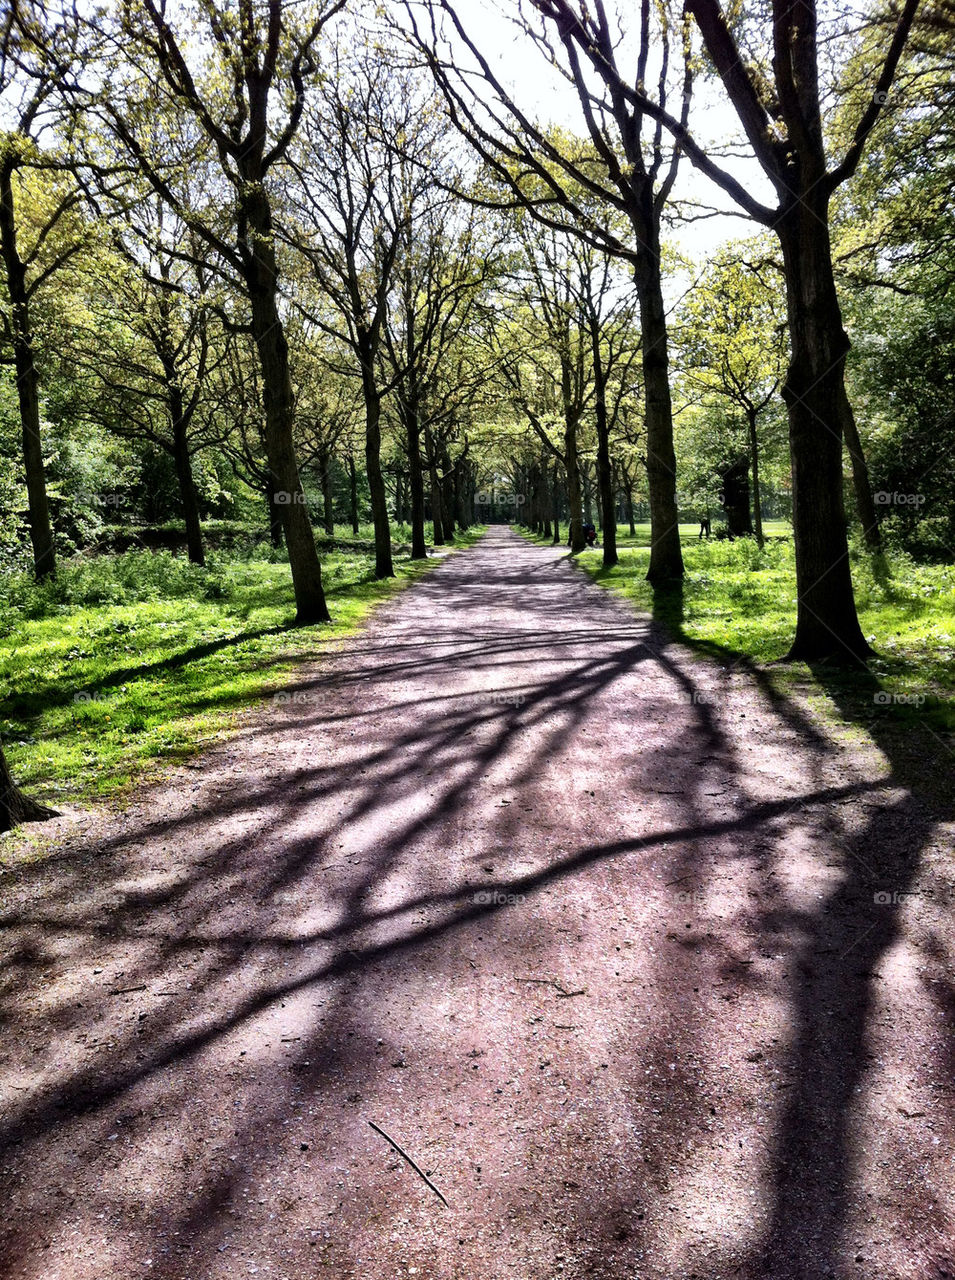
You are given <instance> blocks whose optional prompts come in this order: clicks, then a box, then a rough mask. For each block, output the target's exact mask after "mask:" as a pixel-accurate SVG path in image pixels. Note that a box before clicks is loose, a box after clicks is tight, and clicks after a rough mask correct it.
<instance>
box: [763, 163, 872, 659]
mask: <svg viewBox="0 0 955 1280" xmlns="http://www.w3.org/2000/svg"><path fill="white" fill-rule="evenodd" d="M826 204H827V202H826V199H825V196H824V194H820V189H819V188H818V187H817V189H816V191H810V193H809V194H808V195H806V196H805V198H804V199H801V200H798V199H797V200H794V201H793V203H792V205H791V206H790V208H789V209H788V210H787V212H786V213H785V215H784V216H783V218H782V219H781V220H780V222H779V223H778V224H777V227H776V230H777V234H778V235H779V238H780V242H781V244H782V250H783V261H784V265H785V269H786V292H787V299H786V301H787V311H788V319H789V332H790V337H791V342H792V357H791V362H790V365H789V370H788V372H787V376H786V382H785V385H784V387H783V398H784V400H785V401H786V406H787V409H788V413H789V447H790V455H791V459H792V478H793V536H794V541H795V548H796V594H797V611H796V635H795V638H794V640H793V643H792V648H791V649H790V651H789V655H788V656H789V658H790V659H792V660H796V659H801V660H804V661H806V662H818V661H826V660H829V661H836V662H841V663H846V662H852V661H859V660H863V659H865V658H867V657H869V656H870V655H871V653H872V650H871V649H870V648H869V645H868V644H867V642H866V639H865V637H864V636H863V634H862V628H861V627H860V626H859V619H858V615H857V614H856V607H855V598H854V596H853V591H852V575H851V572H850V567H849V545H848V538H847V534H846V519H845V509H844V506H843V494H842V422H843V418H844V412H840V406H841V405H842V402H843V397H844V396H845V386H844V377H845V358H846V352H847V350H848V347H849V340H848V338H847V336H846V333H845V330H844V329H843V325H842V315H841V312H840V310H839V300H838V298H837V296H836V287H835V281H834V279H833V272H832V251H831V246H830V243H829V232H828V209H827V207H826Z"/></svg>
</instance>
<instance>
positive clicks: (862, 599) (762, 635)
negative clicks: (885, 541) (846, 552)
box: [576, 522, 955, 773]
mask: <svg viewBox="0 0 955 1280" xmlns="http://www.w3.org/2000/svg"><path fill="white" fill-rule="evenodd" d="M680 532H681V535H682V541H683V555H684V562H685V565H686V578H685V581H684V584H683V590H682V592H679V591H678V592H656V593H655V592H654V591H653V589H652V588H651V586H650V584H649V583H648V582H646V581H645V574H646V571H647V564H648V561H649V554H650V553H649V534H650V530H649V525H643V526H638V527H637V533H636V536H635V537H631V536H630V535H629V534H628V532H627V530H626V527H625V526H622V527H621V528H620V530H619V532H618V539H619V550H620V561H619V563H618V564H617V565H615V566H614V568H612V569H609V570H605V569H603V568H602V567H601V552H600V549H599V548H597V549H595V550H589V551H585V552H582V553H581V554H580V555H578V556H577V557H576V562H577V564H578V565H579V566H580V567H581V568H582V569H584V570H585V571H586V572H587V573H589V574H590V575H591V577H592V578H593V579H594V580H595V581H596V582H598V583H600V584H601V585H602V586H605V587H607V588H609V589H610V590H612V591H615V592H617V593H618V594H620V595H622V596H625V597H626V598H627V599H628V600H631V601H632V602H633V603H634V604H635V605H637V607H638V608H640V609H642V610H644V611H645V612H647V613H651V614H653V615H654V616H655V617H656V618H657V620H658V621H660V622H661V623H663V624H664V625H665V626H666V627H667V628H668V629H669V630H670V631H671V632H672V633H673V634H674V635H675V636H677V637H678V638H679V639H681V640H683V641H684V642H685V643H687V644H689V645H690V646H692V647H694V648H696V649H698V650H699V651H701V652H705V653H707V654H709V655H710V656H712V657H715V658H717V659H719V660H720V661H725V660H726V659H730V660H734V659H737V658H740V657H745V658H747V659H751V660H752V661H754V662H756V663H767V662H770V661H772V660H773V659H778V658H780V657H781V656H782V655H783V654H784V653H785V652H786V650H787V648H788V647H789V643H790V641H791V640H792V636H793V632H794V630H795V625H796V575H795V565H794V561H793V546H792V541H791V539H790V538H788V537H786V536H785V535H786V532H787V531H786V527H785V526H784V525H783V524H782V523H776V522H772V523H771V524H770V525H769V526H768V528H767V533H768V535H769V536H768V539H767V542H766V545H765V547H764V548H763V549H762V550H760V549H759V547H757V545H756V543H755V541H754V540H753V539H751V538H743V539H738V540H737V541H735V542H728V541H726V542H717V541H715V540H712V539H711V540H710V541H705V540H704V541H702V542H701V541H700V540H699V538H698V536H697V534H698V526H696V525H692V526H691V525H681V529H680ZM852 570H853V581H854V583H855V590H856V601H857V605H858V608H859V615H860V619H861V622H862V627H863V630H864V631H865V634H866V636H867V637H868V639H869V642H870V644H871V645H872V646H873V648H874V649H875V650H876V653H877V657H876V658H875V659H873V660H872V662H871V663H870V664H869V671H868V672H861V671H860V672H857V673H852V672H848V673H845V672H836V673H833V672H828V671H822V670H820V669H818V668H815V669H814V670H813V671H811V672H810V671H809V669H808V668H807V667H806V666H804V665H803V664H793V665H792V666H782V667H778V666H774V667H771V668H768V669H767V671H766V673H765V674H766V676H767V678H770V679H771V680H772V681H773V683H774V685H775V686H776V687H777V688H778V689H779V690H780V691H781V692H782V691H787V692H790V691H792V690H793V689H794V688H795V687H797V686H798V687H800V689H801V690H802V691H803V692H806V691H808V692H810V693H815V694H818V695H819V696H820V699H821V700H822V701H825V702H826V703H827V704H828V705H830V706H831V707H835V706H836V705H838V707H839V714H840V716H841V717H842V718H843V719H851V720H853V721H855V722H856V723H862V724H864V725H865V726H866V728H872V727H873V726H876V727H878V726H879V725H881V724H883V723H885V722H891V723H892V724H894V726H895V728H896V730H897V731H900V730H901V731H904V730H905V729H906V728H907V727H914V726H916V725H917V726H918V727H919V728H920V729H921V730H925V731H927V732H926V733H925V734H923V735H922V736H921V738H920V741H923V742H925V743H927V744H928V745H931V740H932V738H933V737H937V743H936V745H937V748H938V760H939V763H940V767H944V768H945V769H946V770H947V771H948V772H949V773H951V771H952V766H953V764H955V756H953V755H952V748H953V747H955V743H953V740H952V735H953V732H955V567H953V566H951V565H938V564H917V563H915V562H914V561H913V560H911V559H910V558H909V557H906V556H904V555H898V554H897V555H890V556H889V557H887V560H886V563H885V566H884V571H883V570H882V569H881V568H877V567H874V566H873V563H872V560H871V558H870V557H869V556H867V555H865V554H864V553H861V552H855V553H854V554H853V557H852Z"/></svg>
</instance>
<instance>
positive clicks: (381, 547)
mask: <svg viewBox="0 0 955 1280" xmlns="http://www.w3.org/2000/svg"><path fill="white" fill-rule="evenodd" d="M362 382H363V389H364V394H365V470H366V472H367V474H368V489H369V491H370V493H371V518H372V523H373V524H374V526H375V577H376V578H393V577H394V576H395V568H394V565H393V563H392V559H391V526H390V523H389V521H388V499H387V496H386V494H385V478H384V475H383V474H382V470H381V396H380V395H379V394H378V388H377V387H376V386H375V385H374V373H373V371H372V370H371V369H370V368H368V367H367V366H366V368H365V371H364V374H363V377H362Z"/></svg>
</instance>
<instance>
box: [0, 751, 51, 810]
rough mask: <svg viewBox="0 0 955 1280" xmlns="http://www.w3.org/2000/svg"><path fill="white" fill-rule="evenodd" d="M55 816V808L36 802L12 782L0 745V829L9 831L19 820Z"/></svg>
mask: <svg viewBox="0 0 955 1280" xmlns="http://www.w3.org/2000/svg"><path fill="white" fill-rule="evenodd" d="M55 817H56V812H55V810H53V809H47V808H46V807H45V806H44V805H42V804H37V802H36V801H35V800H31V799H30V798H29V796H25V795H24V794H23V792H22V791H21V790H20V789H19V787H17V786H16V785H15V784H14V781H13V778H12V777H11V776H10V768H9V766H8V765H7V758H6V756H5V755H4V754H3V748H2V747H0V831H11V830H12V829H13V828H14V827H18V826H19V825H20V823H21V822H42V821H43V820H44V819H45V818H55Z"/></svg>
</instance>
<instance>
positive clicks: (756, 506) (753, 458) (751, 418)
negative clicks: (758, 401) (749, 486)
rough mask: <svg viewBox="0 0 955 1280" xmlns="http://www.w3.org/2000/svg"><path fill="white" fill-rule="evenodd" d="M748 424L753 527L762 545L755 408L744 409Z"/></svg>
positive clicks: (761, 507)
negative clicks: (751, 473) (751, 474)
mask: <svg viewBox="0 0 955 1280" xmlns="http://www.w3.org/2000/svg"><path fill="white" fill-rule="evenodd" d="M746 417H747V422H748V425H749V461H750V466H751V468H752V472H753V528H754V530H755V533H756V541H757V542H758V543H759V545H760V546H762V545H763V504H762V499H761V498H760V496H759V440H758V439H757V436H756V410H755V409H753V408H749V409H747V411H746Z"/></svg>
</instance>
